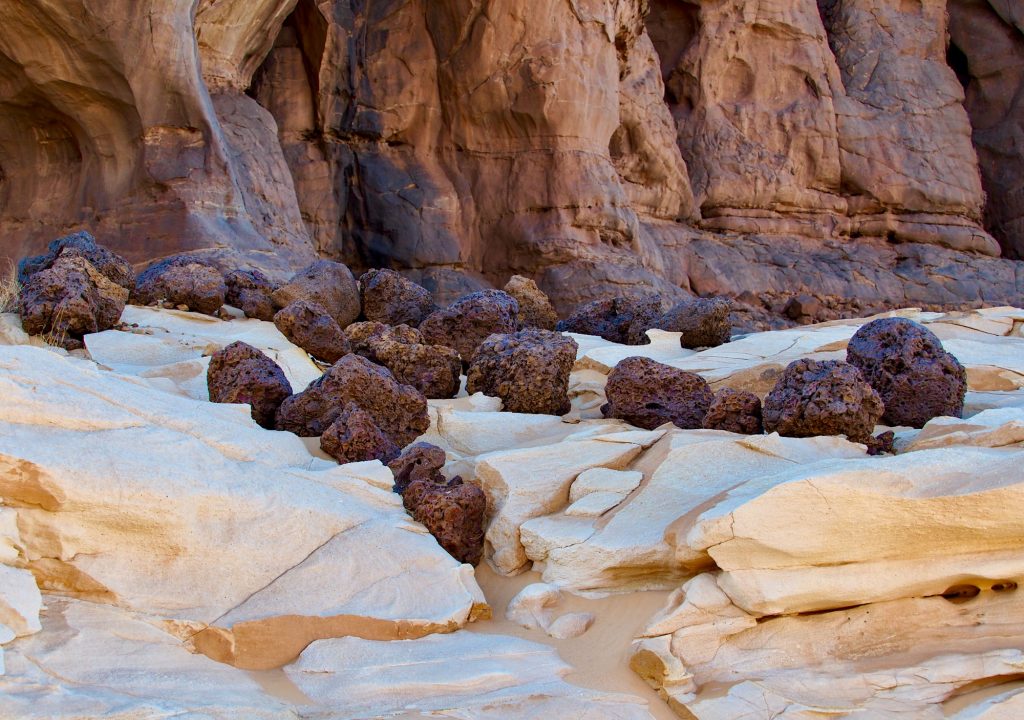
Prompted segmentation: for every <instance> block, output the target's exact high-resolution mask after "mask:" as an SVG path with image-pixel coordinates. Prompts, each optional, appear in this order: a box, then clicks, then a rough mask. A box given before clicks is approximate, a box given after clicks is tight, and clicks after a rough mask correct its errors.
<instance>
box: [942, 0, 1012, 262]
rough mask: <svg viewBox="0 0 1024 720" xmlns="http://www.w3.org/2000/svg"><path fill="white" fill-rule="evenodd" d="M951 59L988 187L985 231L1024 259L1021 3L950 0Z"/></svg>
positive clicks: (1006, 251) (1005, 249)
mask: <svg viewBox="0 0 1024 720" xmlns="http://www.w3.org/2000/svg"><path fill="white" fill-rule="evenodd" d="M948 8H949V36H950V41H951V42H950V47H949V50H948V54H947V57H948V59H949V61H950V65H951V66H952V67H953V70H954V71H955V72H956V74H957V78H958V79H959V80H960V83H961V84H962V85H963V86H964V93H965V95H966V100H965V101H964V107H965V108H966V110H967V114H968V115H969V116H970V118H971V125H972V128H973V140H974V147H975V149H976V150H977V152H978V162H979V165H980V167H981V181H982V185H983V187H984V188H985V194H986V196H987V202H986V204H985V227H986V228H987V229H988V230H989V232H991V233H992V235H994V236H995V238H996V239H997V240H999V243H1000V245H1002V248H1003V253H1004V254H1005V255H1007V256H1009V257H1013V258H1017V259H1024V176H1022V174H1021V172H1020V167H1021V163H1022V162H1024V146H1022V145H1021V143H1020V141H1019V138H1020V137H1021V133H1024V93H1022V89H1024V73H1022V72H1021V68H1024V22H1022V21H1021V15H1020V7H1019V5H1018V4H1017V3H1013V2H1006V1H1005V0H950V2H949V3H948Z"/></svg>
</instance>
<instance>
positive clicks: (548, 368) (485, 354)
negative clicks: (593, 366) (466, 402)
mask: <svg viewBox="0 0 1024 720" xmlns="http://www.w3.org/2000/svg"><path fill="white" fill-rule="evenodd" d="M578 347H579V346H578V345H577V344H576V341H575V340H573V339H572V338H570V337H566V336H565V335H562V334H561V333H556V332H552V331H550V330H522V331H520V332H517V333H512V334H510V335H491V336H490V337H489V338H487V339H486V340H484V342H483V343H481V344H480V346H479V347H478V348H477V350H476V355H475V356H474V357H473V362H472V363H470V366H469V371H468V372H467V374H466V390H467V391H468V392H469V393H470V394H472V393H477V392H482V393H483V394H484V395H490V396H491V397H498V398H501V401H502V405H503V407H504V409H505V410H506V411H508V412H519V413H539V414H543V415H563V414H565V413H567V412H569V394H568V392H569V373H570V372H572V367H573V364H574V363H575V362H576V350H577V349H578Z"/></svg>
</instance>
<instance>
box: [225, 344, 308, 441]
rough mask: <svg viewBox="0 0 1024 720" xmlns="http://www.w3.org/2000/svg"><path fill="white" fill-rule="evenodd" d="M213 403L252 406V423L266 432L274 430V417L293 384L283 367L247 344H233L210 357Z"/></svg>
mask: <svg viewBox="0 0 1024 720" xmlns="http://www.w3.org/2000/svg"><path fill="white" fill-rule="evenodd" d="M206 386H207V388H209V391H210V401H211V402H215V403H238V404H245V405H250V406H252V419H253V420H255V421H256V422H257V423H258V424H259V425H262V426H263V427H265V428H271V429H272V428H273V427H274V416H275V414H276V413H277V409H278V408H279V407H280V406H281V403H282V402H284V400H285V398H287V397H288V396H290V395H291V394H292V386H291V383H289V382H288V378H286V377H285V375H284V371H283V370H281V367H280V366H279V365H278V364H277V363H276V362H274V361H273V360H271V359H270V358H269V357H267V356H266V355H265V354H263V353H262V352H260V351H259V350H257V349H256V348H254V347H253V346H252V345H248V344H246V343H244V342H234V343H231V344H230V345H228V346H227V347H226V348H223V349H222V350H218V351H217V352H215V353H214V354H213V355H212V356H211V357H210V367H209V369H208V370H207V371H206Z"/></svg>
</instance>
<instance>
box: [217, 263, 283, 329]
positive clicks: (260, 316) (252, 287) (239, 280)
mask: <svg viewBox="0 0 1024 720" xmlns="http://www.w3.org/2000/svg"><path fill="white" fill-rule="evenodd" d="M224 284H225V285H226V286H227V289H228V291H227V294H226V295H225V296H224V299H225V302H227V304H228V305H231V306H233V307H236V308H238V309H239V310H241V311H242V312H243V313H245V316H246V317H250V318H256V319H257V320H266V321H268V322H270V321H273V319H274V301H273V300H271V297H270V296H271V295H273V293H274V289H275V287H276V286H275V285H274V283H272V282H271V281H270V278H268V277H267V276H266V275H264V274H263V273H261V272H260V271H259V270H232V271H231V272H229V273H227V274H226V275H225V276H224Z"/></svg>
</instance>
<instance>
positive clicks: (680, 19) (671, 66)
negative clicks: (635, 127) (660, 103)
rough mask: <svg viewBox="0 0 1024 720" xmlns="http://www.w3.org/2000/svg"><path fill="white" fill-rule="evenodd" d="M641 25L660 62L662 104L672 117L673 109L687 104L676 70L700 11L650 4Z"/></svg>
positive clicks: (670, 2)
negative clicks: (645, 28) (663, 88)
mask: <svg viewBox="0 0 1024 720" xmlns="http://www.w3.org/2000/svg"><path fill="white" fill-rule="evenodd" d="M645 24H646V27H647V34H648V36H650V38H651V42H653V43H654V48H655V50H657V52H658V58H659V59H660V60H661V77H662V80H664V81H665V102H666V103H667V104H668V105H669V107H673V114H675V110H674V106H678V105H679V104H681V103H685V102H687V100H686V89H685V78H684V77H683V73H682V72H681V71H680V67H679V66H680V63H681V61H682V59H683V55H685V54H686V51H687V50H688V49H689V47H690V44H691V43H692V42H693V40H694V38H696V36H697V32H698V30H699V29H700V7H699V6H698V5H695V4H692V3H689V2H680V1H679V0H652V1H651V5H650V12H649V13H648V14H647V20H646V23H645Z"/></svg>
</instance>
